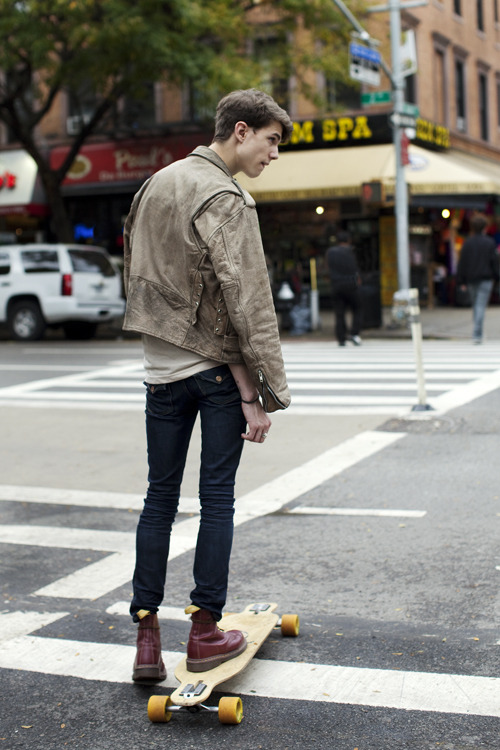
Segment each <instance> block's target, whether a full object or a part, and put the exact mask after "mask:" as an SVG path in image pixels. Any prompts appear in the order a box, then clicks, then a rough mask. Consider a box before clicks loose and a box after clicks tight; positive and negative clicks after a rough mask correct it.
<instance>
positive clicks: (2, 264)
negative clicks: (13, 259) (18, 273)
mask: <svg viewBox="0 0 500 750" xmlns="http://www.w3.org/2000/svg"><path fill="white" fill-rule="evenodd" d="M6 273H10V255H9V253H2V252H0V276H5V274H6Z"/></svg>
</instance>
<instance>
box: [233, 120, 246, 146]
mask: <svg viewBox="0 0 500 750" xmlns="http://www.w3.org/2000/svg"><path fill="white" fill-rule="evenodd" d="M247 132H248V125H247V124H246V122H243V120H239V121H238V122H237V123H236V125H235V126H234V134H235V136H236V138H237V140H238V142H239V143H243V141H244V140H245V138H246V135H247Z"/></svg>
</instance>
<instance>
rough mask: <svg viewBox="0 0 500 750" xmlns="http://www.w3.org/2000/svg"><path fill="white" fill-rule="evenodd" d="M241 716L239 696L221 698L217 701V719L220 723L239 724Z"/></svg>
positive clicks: (241, 706)
mask: <svg viewBox="0 0 500 750" xmlns="http://www.w3.org/2000/svg"><path fill="white" fill-rule="evenodd" d="M242 718H243V703H242V702H241V698H221V699H220V701H219V721H220V723H221V724H239V723H240V722H241V720H242Z"/></svg>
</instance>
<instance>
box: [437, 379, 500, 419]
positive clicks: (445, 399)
mask: <svg viewBox="0 0 500 750" xmlns="http://www.w3.org/2000/svg"><path fill="white" fill-rule="evenodd" d="M497 388H500V370H496V371H495V372H490V373H489V374H488V375H484V376H483V377H482V378H479V379H478V380H474V381H473V382H471V383H466V384H465V385H459V386H457V387H456V388H454V389H453V390H452V391H450V392H448V393H443V394H442V395H441V396H437V397H436V398H433V399H432V403H431V406H432V407H433V409H435V410H436V411H437V412H440V413H444V412H447V411H450V410H451V409H456V408H458V407H459V406H464V405H465V404H468V403H470V402H471V401H475V400H476V399H478V398H481V396H485V395H486V394H487V393H491V391H494V390H496V389H497Z"/></svg>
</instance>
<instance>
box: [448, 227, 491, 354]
mask: <svg viewBox="0 0 500 750" xmlns="http://www.w3.org/2000/svg"><path fill="white" fill-rule="evenodd" d="M487 226H488V221H487V219H486V217H485V216H482V215H481V214H478V215H477V216H474V218H473V219H471V230H472V233H471V235H470V237H468V238H467V239H466V240H465V242H464V244H463V247H462V251H461V253H460V260H459V262H458V268H457V284H458V285H459V286H460V287H461V288H462V289H465V288H467V289H468V291H469V295H470V299H471V303H472V309H473V317H474V327H473V333H472V338H473V341H474V343H475V344H480V343H481V342H482V340H483V322H484V315H485V312H486V308H487V306H488V302H489V299H490V295H491V290H492V289H493V284H494V283H495V282H496V281H498V278H499V273H498V253H497V248H496V245H495V241H494V240H493V239H492V238H491V237H488V236H487V235H486V234H485V233H486V227H487Z"/></svg>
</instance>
